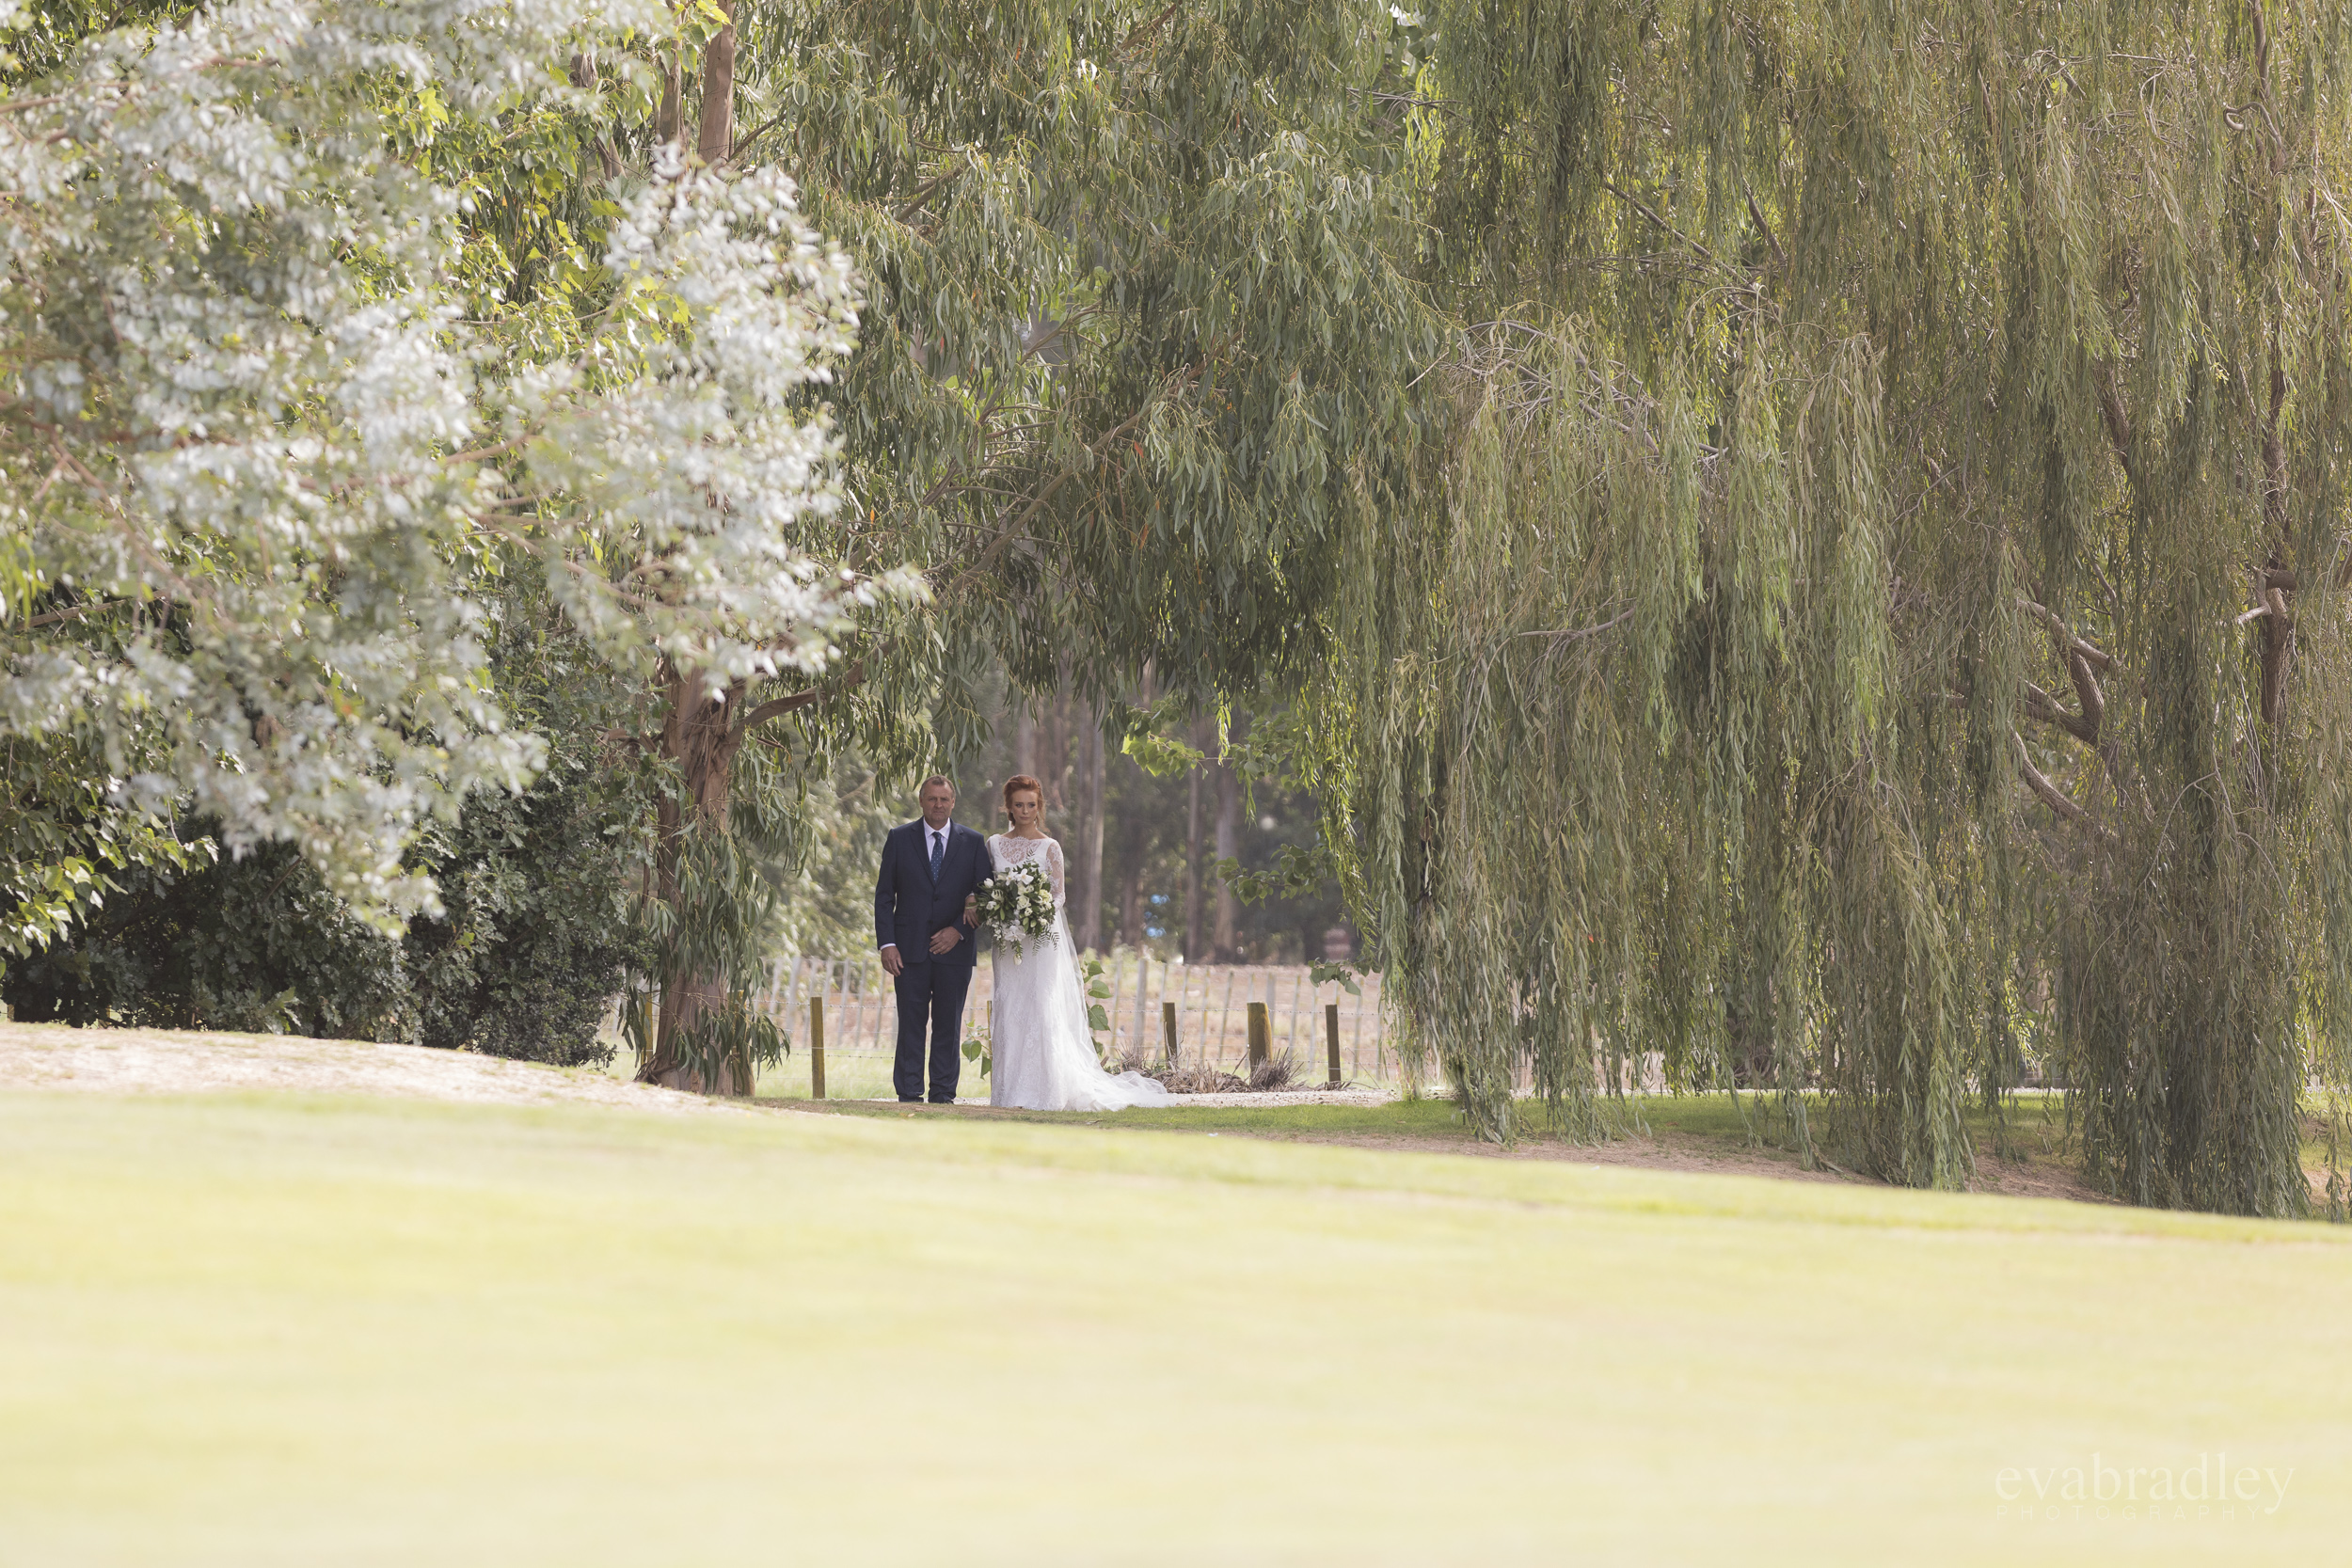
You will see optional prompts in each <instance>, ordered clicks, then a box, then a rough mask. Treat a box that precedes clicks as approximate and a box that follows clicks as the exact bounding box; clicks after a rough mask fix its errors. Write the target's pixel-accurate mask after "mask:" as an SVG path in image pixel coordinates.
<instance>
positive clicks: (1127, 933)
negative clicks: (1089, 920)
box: [1119, 855, 1144, 949]
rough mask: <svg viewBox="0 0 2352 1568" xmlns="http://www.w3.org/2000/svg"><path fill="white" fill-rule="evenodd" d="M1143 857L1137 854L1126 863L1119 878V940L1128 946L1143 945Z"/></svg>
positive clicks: (1136, 946) (1138, 946)
mask: <svg viewBox="0 0 2352 1568" xmlns="http://www.w3.org/2000/svg"><path fill="white" fill-rule="evenodd" d="M1142 860H1143V857H1142V856H1140V855H1138V856H1136V857H1135V858H1134V859H1132V860H1130V861H1129V862H1128V863H1127V871H1126V874H1125V875H1124V876H1122V877H1120V879H1119V940H1120V941H1121V942H1125V943H1126V944H1127V945H1128V946H1130V947H1134V948H1138V949H1140V948H1141V947H1142V946H1143V937H1144V931H1143V863H1142Z"/></svg>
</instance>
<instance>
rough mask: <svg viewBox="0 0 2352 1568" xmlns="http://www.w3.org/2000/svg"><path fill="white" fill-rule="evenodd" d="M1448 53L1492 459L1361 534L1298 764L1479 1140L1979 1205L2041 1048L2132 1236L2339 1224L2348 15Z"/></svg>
mask: <svg viewBox="0 0 2352 1568" xmlns="http://www.w3.org/2000/svg"><path fill="white" fill-rule="evenodd" d="M1426 21H1427V34H1428V36H1425V37H1424V38H1423V39H1422V48H1423V50H1424V51H1425V55H1426V63H1425V64H1423V65H1422V69H1421V72H1420V74H1419V76H1418V78H1417V80H1416V85H1415V90H1414V98H1415V102H1414V104H1413V112H1414V115H1415V117H1416V120H1415V134H1416V136H1417V138H1418V139H1417V154H1418V163H1417V165H1416V169H1415V173H1416V177H1417V179H1418V180H1419V182H1420V185H1421V200H1422V212H1423V214H1424V217H1425V221H1426V225H1427V230H1428V232H1429V234H1430V236H1431V238H1430V242H1429V244H1428V245H1427V247H1426V250H1427V263H1428V266H1429V268H1430V271H1431V275H1432V277H1433V278H1434V279H1436V281H1437V282H1438V286H1439V287H1440V288H1441V289H1442V290H1443V291H1444V292H1445V296H1446V298H1447V300H1448V301H1449V303H1450V304H1451V305H1452V306H1453V307H1454V309H1455V310H1456V311H1457V312H1458V319H1459V321H1460V322H1461V324H1462V326H1461V331H1460V334H1459V337H1458V340H1457V342H1456V347H1455V349H1454V352H1453V353H1452V354H1451V355H1449V356H1447V358H1446V360H1445V362H1444V363H1443V364H1442V365H1441V366H1440V367H1438V369H1437V370H1435V371H1433V372H1431V374H1432V380H1431V382H1430V384H1429V385H1430V386H1431V388H1433V389H1434V390H1436V391H1437V392H1438V395H1439V396H1440V397H1441V398H1442V400H1443V402H1444V404H1445V406H1446V415H1445V420H1446V429H1447V430H1448V432H1449V434H1448V436H1447V437H1446V439H1445V440H1444V441H1443V443H1441V444H1439V445H1438V446H1436V447H1433V448H1432V449H1430V450H1429V451H1428V454H1427V456H1426V457H1425V459H1424V461H1423V465H1422V469H1421V471H1420V473H1419V476H1418V480H1417V483H1416V486H1415V488H1414V491H1413V497H1414V499H1412V501H1411V502H1410V503H1409V504H1405V505H1398V506H1394V507H1386V508H1376V507H1369V506H1367V507H1364V508H1360V509H1359V511H1358V512H1357V514H1356V515H1355V518H1354V521H1353V523H1352V524H1351V526H1350V530H1349V539H1348V543H1347V546H1346V548H1347V550H1348V551H1349V552H1350V555H1349V561H1348V564H1347V567H1346V569H1345V570H1343V573H1342V576H1341V582H1342V584H1343V588H1342V592H1341V594H1340V595H1339V597H1338V598H1337V600H1336V601H1335V604H1334V606H1333V608H1332V609H1331V610H1330V612H1329V613H1328V615H1327V618H1326V620H1325V623H1324V624H1325V626H1326V629H1327V633H1328V636H1329V639H1330V645H1331V646H1332V647H1333V648H1334V649H1335V650H1336V652H1337V656H1338V657H1336V658H1335V659H1334V660H1333V661H1332V663H1331V664H1330V666H1329V667H1328V669H1327V672H1326V673H1324V674H1323V675H1322V676H1321V677H1320V678H1319V681H1318V689H1317V691H1316V693H1315V697H1316V700H1315V701H1314V702H1313V703H1312V704H1311V705H1310V707H1311V711H1313V712H1315V713H1317V714H1319V715H1321V716H1322V721H1321V725H1320V728H1319V729H1318V730H1317V731H1316V733H1315V734H1314V735H1313V736H1312V737H1311V744H1310V745H1309V746H1308V747H1307V752H1308V762H1309V770H1310V773H1311V777H1312V779H1313V781H1314V782H1315V783H1316V784H1318V785H1319V786H1320V787H1321V789H1322V790H1323V792H1324V794H1325V797H1326V799H1327V800H1328V801H1329V802H1330V804H1331V809H1332V818H1331V823H1330V828H1331V832H1330V833H1329V837H1330V838H1331V840H1332V842H1333V843H1334V845H1335V846H1337V847H1338V848H1339V852H1340V854H1341V858H1342V861H1343V871H1344V873H1345V875H1346V877H1347V878H1348V881H1349V886H1350V889H1351V893H1352V894H1353V895H1354V896H1355V897H1356V898H1357V900H1358V901H1359V904H1360V906H1361V908H1362V910H1363V912H1364V913H1365V915H1366V917H1367V922H1368V925H1369V926H1370V927H1371V928H1372V929H1373V930H1374V931H1375V932H1376V939H1377V943H1378V951H1379V954H1380V957H1381V958H1382V959H1383V960H1384V961H1385V962H1386V963H1387V964H1388V965H1389V966H1390V967H1391V987H1392V991H1391V993H1392V994H1394V995H1398V996H1400V997H1402V998H1403V999H1404V1006H1405V1007H1406V1009H1407V1011H1408V1013H1409V1017H1410V1022H1412V1023H1413V1024H1414V1025H1415V1026H1416V1028H1417V1032H1418V1037H1419V1040H1420V1042H1421V1049H1422V1051H1423V1052H1424V1053H1426V1055H1425V1058H1424V1059H1427V1057H1434V1060H1435V1062H1436V1063H1437V1064H1438V1065H1439V1066H1440V1067H1441V1068H1442V1069H1443V1071H1444V1073H1445V1074H1446V1076H1447V1077H1448V1078H1450V1079H1451V1080H1452V1082H1453V1084H1454V1086H1455V1087H1456V1089H1457V1091H1458V1092H1459V1094H1460V1096H1461V1098H1462V1100H1463V1102H1464V1104H1465V1106H1466V1107H1467V1109H1468V1111H1469V1113H1470V1116H1471V1117H1472V1118H1473V1120H1474V1122H1475V1123H1476V1125H1477V1126H1478V1127H1479V1128H1480V1129H1481V1130H1482V1131H1483V1132H1486V1134H1487V1135H1489V1136H1494V1137H1498V1138H1500V1137H1506V1136H1508V1135H1509V1132H1510V1109H1509V1107H1510V1096H1511V1094H1512V1092H1513V1090H1514V1086H1515V1085H1517V1084H1518V1083H1520V1082H1524V1081H1531V1080H1532V1082H1533V1084H1534V1086H1535V1088H1536V1089H1537V1090H1538V1091H1539V1092H1540V1095H1541V1096H1542V1097H1543V1099H1544V1100H1545V1101H1548V1103H1549V1107H1550V1110H1551V1113H1552V1115H1553V1116H1554V1117H1555V1118H1556V1119H1557V1120H1558V1122H1559V1123H1560V1124H1561V1125H1562V1126H1563V1127H1564V1128H1565V1130H1566V1131H1567V1132H1570V1133H1571V1134H1573V1135H1576V1136H1580V1137H1595V1136H1603V1135H1606V1134H1607V1133H1608V1132H1609V1131H1610V1128H1611V1126H1612V1123H1613V1118H1614V1117H1616V1116H1617V1115H1618V1114H1619V1110H1618V1105H1619V1102H1618V1101H1617V1100H1616V1097H1615V1091H1616V1088H1617V1085H1621V1084H1622V1083H1623V1082H1624V1077H1623V1073H1624V1071H1625V1069H1626V1065H1627V1063H1626V1058H1627V1057H1628V1056H1629V1055H1632V1054H1635V1053H1645V1052H1653V1051H1654V1052H1658V1053H1661V1054H1662V1058H1663V1064H1664V1070H1665V1073H1666V1075H1667V1077H1668V1078H1669V1080H1670V1081H1671V1082H1672V1083H1673V1084H1674V1085H1677V1086H1696V1085H1711V1084H1721V1083H1724V1082H1738V1081H1744V1082H1747V1083H1749V1084H1751V1085H1755V1086H1756V1087H1757V1088H1758V1089H1760V1090H1761V1091H1763V1092H1764V1093H1766V1094H1767V1095H1769V1096H1771V1097H1773V1098H1772V1103H1775V1104H1777V1105H1778V1106H1779V1107H1780V1108H1781V1110H1782V1111H1783V1112H1784V1113H1785V1114H1786V1116H1787V1117H1788V1126H1789V1130H1790V1132H1792V1134H1793V1135H1794V1137H1795V1138H1796V1139H1797V1141H1798V1142H1799V1144H1800V1147H1801V1148H1803V1150H1804V1155H1805V1158H1806V1159H1807V1161H1808V1163H1810V1162H1811V1161H1812V1160H1814V1159H1817V1158H1820V1157H1824V1156H1827V1157H1832V1158H1841V1159H1848V1160H1851V1161H1854V1162H1856V1163H1858V1164H1861V1165H1862V1166H1864V1167H1866V1168H1867V1169H1868V1170H1870V1171H1872V1172H1874V1173H1876V1174H1878V1175H1880V1176H1882V1177H1883V1178H1885V1179H1887V1180H1893V1181H1898V1182H1903V1183H1908V1184H1913V1185H1918V1186H1941V1187H1949V1186H1955V1185H1959V1184H1962V1183H1963V1182H1964V1181H1965V1180H1967V1179H1968V1177H1969V1175H1970V1173H1971V1170H1972V1167H1973V1164H1974V1163H1975V1161H1976V1160H1977V1159H1978V1158H1979V1154H1980V1152H1981V1151H1980V1150H1979V1149H1978V1148H1975V1147H1973V1146H1972V1141H1971V1138H1970V1136H1969V1135H1968V1133H1967V1132H1966V1131H1965V1128H1964V1126H1963V1111H1964V1110H1966V1109H1967V1108H1968V1107H1969V1105H1970V1104H1971V1102H1972V1099H1973V1100H1976V1101H1981V1103H1982V1104H1983V1105H1984V1106H1985V1107H1987V1108H1989V1109H1990V1110H1991V1111H1992V1112H1993V1113H1994V1125H1996V1126H1997V1125H1998V1117H1999V1115H2000V1113H2001V1111H2002V1108H2003V1105H2004V1102H2005V1100H2006V1097H2007V1095H2008V1093H2009V1091H2010V1089H2011V1088H2012V1087H2013V1086H2014V1085H2016V1084H2017V1083H2018V1082H2019V1075H2020V1071H2021V1044H2022V1042H2024V1041H2025V1040H2026V1039H2028V1038H2031V1039H2032V1040H2033V1041H2034V1043H2035V1047H2036V1050H2037V1051H2038V1052H2041V1053H2043V1054H2045V1055H2046V1058H2047V1060H2048V1062H2049V1065H2050V1066H2051V1067H2052V1068H2054V1069H2055V1070H2056V1072H2057V1073H2058V1076H2059V1079H2060V1081H2061V1082H2063V1084H2064V1085H2066V1087H2067V1090H2068V1094H2069V1098H2070V1105H2071V1109H2072V1115H2073V1117H2074V1124H2075V1125H2076V1126H2077V1127H2078V1128H2079V1131H2080V1134H2081V1148H2082V1151H2083V1155H2084V1158H2085V1161H2086V1163H2087V1166H2088V1170H2089V1173H2090V1176H2091V1177H2092V1178H2093V1179H2094V1180H2097V1181H2099V1182H2101V1183H2104V1184H2105V1185H2106V1187H2107V1188H2108V1189H2110V1190H2112V1191H2114V1192H2116V1193H2119V1194H2121V1195H2122V1196H2125V1197H2127V1198H2129V1199H2131V1200H2132V1201H2135V1202H2139V1203H2147V1204H2160V1205H2176V1206H2183V1207H2193V1208H2203V1209H2212V1210H2222V1211H2232V1212H2248V1213H2263V1214H2285V1213H2294V1212H2301V1211H2302V1210H2304V1209H2305V1208H2306V1207H2307V1205H2308V1204H2309V1203H2310V1201H2311V1194H2310V1189H2309V1187H2308V1185H2307V1179H2306V1177H2305V1175H2304V1172H2303V1170H2302V1168H2301V1165H2300V1162H2299V1160H2298V1157H2297V1142H2298V1132H2299V1124H2298V1109H2299V1106H2298V1101H2299V1096H2300V1094H2301V1093H2302V1091H2303V1089H2304V1085H2305V1082H2306V1077H2307V1074H2308V1075H2316V1076H2318V1077H2320V1078H2322V1079H2323V1080H2324V1081H2325V1082H2327V1083H2328V1084H2332V1085H2343V1084H2344V1082H2345V1079H2346V1070H2345V1069H2346V1059H2345V1052H2346V1049H2347V1047H2352V1013H2348V1012H2347V1006H2352V971H2348V970H2347V967H2346V966H2347V963H2348V962H2352V927H2347V926H2346V919H2347V901H2348V900H2352V864H2348V863H2347V860H2346V854H2347V833H2352V812H2348V803H2347V798H2346V793H2345V782H2344V781H2345V777H2346V762H2347V760H2352V759H2347V757H2346V750H2345V749H2346V742H2347V737H2352V695H2348V693H2347V688H2352V648H2348V647H2347V646H2346V639H2347V632H2346V625H2345V618H2346V606H2345V605H2344V602H2343V598H2342V595H2343V592H2344V584H2345V582H2346V580H2347V575H2348V574H2352V555H2348V554H2347V552H2346V548H2345V537H2344V534H2345V529H2344V495H2343V486H2344V471H2343V468H2342V467H2341V463H2342V460H2343V453H2344V445H2345V442H2346V440H2347V438H2352V376H2348V375H2347V370H2348V368H2352V367H2348V362H2347V356H2346V337H2345V320H2344V303H2345V296H2344V288H2345V268H2346V261H2347V259H2352V215H2347V211H2346V207H2345V205H2344V199H2345V198H2344V196H2343V195H2342V194H2340V193H2339V192H2338V190H2337V188H2336V187H2337V186H2338V185H2339V184H2341V183H2343V182H2344V179H2345V177H2346V173H2347V169H2346V162H2347V154H2352V124H2347V118H2346V117H2347V106H2348V105H2347V100H2346V91H2347V87H2352V82H2347V79H2346V73H2345V66H2346V55H2345V47H2346V42H2347V40H2346V37H2345V15H2344V10H2343V8H2341V7H2336V6H2319V5H2314V6H2301V7H2297V6H2291V5H2284V4H2279V3H2277V0H2273V3H2272V4H2270V5H2268V6H2265V4H2263V3H2262V0H2168V3H2166V4H2162V5H2141V4H2135V3H2132V0H2116V3H2112V4H2105V5H2093V6H2062V5H2058V4H2055V3H2051V4H2030V3H2029V4H2019V5H2005V6H1997V7H1995V6H1974V5H1947V4H1937V3H1915V0H1881V3H1876V4H1853V5H1847V4H1835V3H1826V0H1800V3H1798V4H1794V5H1787V6H1761V5H1754V4H1741V3H1733V0H1699V3H1698V4H1696V5H1694V6H1693V7H1692V8H1689V9H1688V10H1687V11H1686V10H1684V9H1681V8H1661V7H1650V6H1632V7H1626V6H1619V5H1616V4H1613V3H1602V0H1591V3H1579V0H1567V3H1556V0H1555V3H1547V0H1536V3H1532V4H1501V3H1469V4H1462V5H1457V6H1447V7H1442V8H1439V9H1438V11H1436V12H1433V13H1432V14H1431V15H1430V16H1429V17H1428V18H1427V19H1426ZM2339 1125H2341V1118H2340V1117H2339ZM2343 1200H2344V1189H2343V1187H2342V1186H2341V1184H2340V1183H2339V1184H2335V1185H2331V1188H2330V1205H2331V1207H2333V1208H2335V1209H2337V1210H2338V1211H2339V1212H2341V1209H2342V1207H2343Z"/></svg>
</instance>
